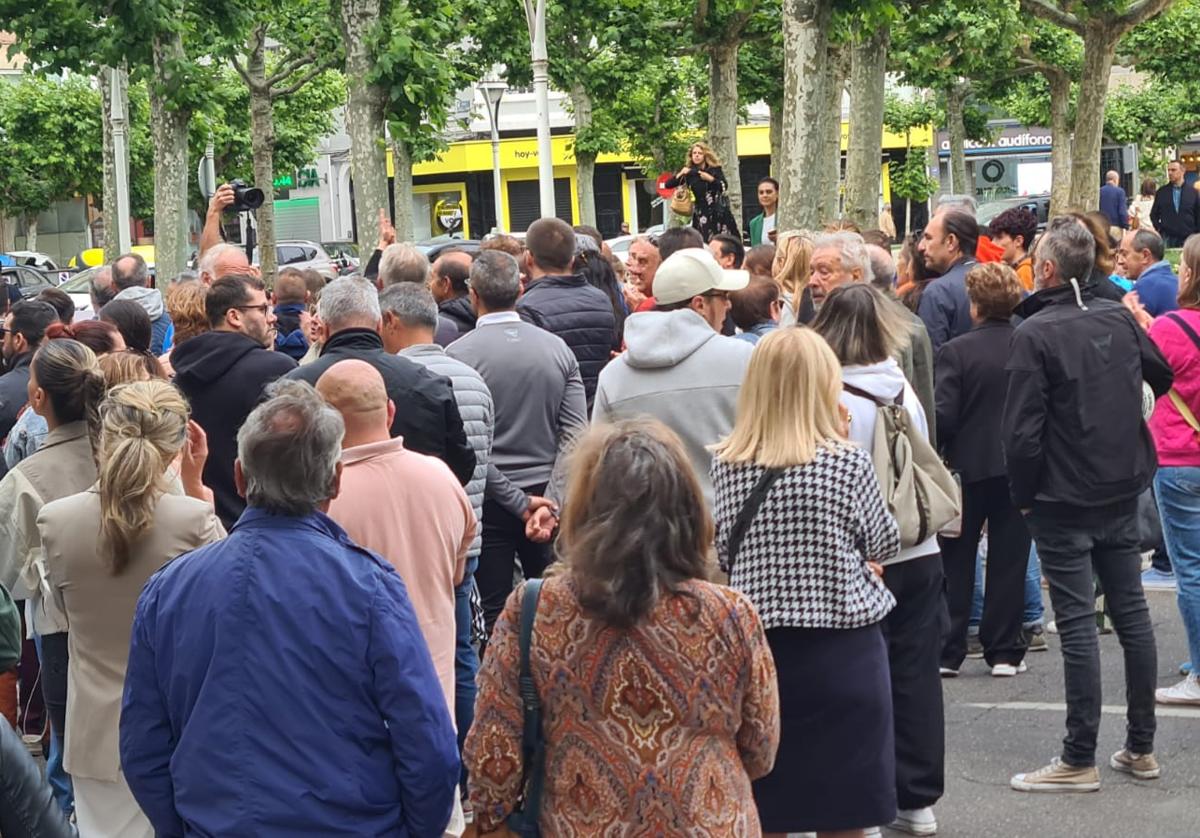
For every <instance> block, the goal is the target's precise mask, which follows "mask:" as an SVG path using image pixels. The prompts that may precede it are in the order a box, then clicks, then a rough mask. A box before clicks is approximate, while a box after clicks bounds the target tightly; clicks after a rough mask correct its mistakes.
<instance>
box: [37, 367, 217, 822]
mask: <svg viewBox="0 0 1200 838" xmlns="http://www.w3.org/2000/svg"><path fill="white" fill-rule="evenodd" d="M181 452H182V454H183V456H182V464H181V468H180V471H181V475H180V476H181V477H182V482H183V487H184V491H185V492H187V494H188V495H191V497H188V496H180V495H178V494H173V493H171V492H170V491H169V490H168V487H169V484H170V481H171V479H172V475H169V474H168V469H169V468H170V466H171V463H172V461H174V460H175V458H176V456H177V455H179V454H180V453H181ZM207 456H208V450H207V444H206V442H205V439H204V433H203V431H201V430H200V428H199V426H197V425H196V424H195V423H194V422H192V423H189V422H188V406H187V402H186V401H185V400H184V398H183V396H182V395H181V394H180V393H179V391H178V390H176V389H175V388H174V387H172V386H171V385H170V384H167V383H166V382H164V381H158V380H151V381H138V382H133V383H130V384H123V385H121V386H119V387H116V388H115V389H113V390H112V391H111V392H110V393H109V394H108V397H107V398H106V399H105V401H104V402H103V404H102V405H101V407H100V428H99V445H98V462H99V480H98V481H97V483H96V485H95V486H93V487H92V488H91V489H89V490H87V491H86V492H81V493H79V494H76V495H70V496H68V497H65V498H63V499H61V500H57V501H54V502H53V503H48V504H46V506H45V507H43V508H42V511H41V514H40V515H38V522H37V523H38V529H39V531H40V532H41V537H42V545H43V549H44V551H45V556H46V565H47V568H48V573H49V577H50V586H51V592H52V595H53V596H54V598H55V599H57V600H58V602H59V603H60V606H61V608H62V609H63V611H64V613H65V614H66V616H67V621H68V623H69V624H70V633H69V636H68V638H69V644H70V663H69V668H68V670H67V678H68V689H67V725H66V727H67V734H66V744H65V753H64V760H63V761H64V765H65V767H66V769H67V771H68V773H70V775H71V776H72V778H73V780H74V783H75V806H76V813H77V816H78V822H79V832H80V835H82V836H84V837H85V838H87V836H93V835H95V836H104V837H105V838H141V836H146V838H149V837H150V836H152V835H153V834H154V830H153V829H152V828H151V826H150V822H149V821H148V820H147V819H146V817H145V816H144V815H143V814H142V812H141V809H140V808H139V807H138V804H137V801H135V800H134V798H133V795H132V794H131V793H130V791H129V787H128V786H127V785H126V784H125V780H124V777H123V776H122V773H121V765H120V756H119V752H118V731H119V722H120V717H121V693H122V690H123V688H124V684H125V667H126V663H127V658H128V653H129V635H130V631H131V627H132V625H133V615H134V610H135V608H136V606H137V601H138V595H139V594H140V593H141V590H142V586H143V585H144V584H145V582H146V580H147V579H148V578H150V576H151V575H152V574H153V573H154V572H155V571H157V570H158V569H159V568H160V567H162V566H163V565H164V564H166V563H167V562H169V561H170V560H171V559H173V558H175V557H176V556H178V555H180V554H181V553H185V552H187V551H189V550H193V549H195V548H197V547H200V546H202V545H204V544H208V543H209V542H211V541H216V540H217V539H220V538H222V537H224V535H225V531H224V530H223V529H222V528H221V524H220V522H219V521H218V520H217V517H216V514H215V512H214V511H213V507H212V500H211V494H209V493H208V492H207V490H206V489H205V488H204V486H203V485H202V484H201V479H200V475H201V471H202V470H203V467H204V460H205V459H206V458H207ZM201 498H204V499H201Z"/></svg>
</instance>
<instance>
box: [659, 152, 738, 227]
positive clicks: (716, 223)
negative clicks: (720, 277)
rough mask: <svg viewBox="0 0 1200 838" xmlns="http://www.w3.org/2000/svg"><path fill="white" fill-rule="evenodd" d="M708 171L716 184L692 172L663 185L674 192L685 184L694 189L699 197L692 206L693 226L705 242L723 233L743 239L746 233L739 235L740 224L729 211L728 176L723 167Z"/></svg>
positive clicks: (696, 172)
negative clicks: (726, 177)
mask: <svg viewBox="0 0 1200 838" xmlns="http://www.w3.org/2000/svg"><path fill="white" fill-rule="evenodd" d="M704 171H706V172H708V173H709V174H710V175H712V176H713V177H714V178H715V180H713V181H712V183H709V182H708V181H707V180H705V179H704V178H702V177H700V170H698V169H692V171H690V172H688V173H687V174H686V175H684V177H683V179H682V180H680V179H678V178H674V177H672V178H670V179H668V180H667V182H666V183H665V184H663V185H664V186H666V187H667V188H668V189H674V188H675V187H677V186H679V184H681V183H685V184H687V187H688V188H689V189H691V190H692V195H693V196H694V198H695V200H694V202H693V204H692V226H693V227H695V228H696V229H697V230H699V231H700V235H702V236H703V237H704V241H705V242H708V241H709V240H710V239H712V237H713V236H716V235H720V234H721V233H726V234H728V235H731V236H734V237H736V238H738V239H741V237H742V234H741V233H739V232H738V225H737V221H735V220H734V218H733V213H732V212H730V210H729V198H728V197H727V196H726V194H725V191H726V189H727V188H728V185H729V184H728V182H727V181H726V180H725V173H724V172H723V171H721V167H720V166H714V167H713V168H711V169H705V170H704Z"/></svg>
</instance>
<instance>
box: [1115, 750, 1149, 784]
mask: <svg viewBox="0 0 1200 838" xmlns="http://www.w3.org/2000/svg"><path fill="white" fill-rule="evenodd" d="M1108 764H1109V765H1111V766H1112V767H1113V768H1114V769H1115V770H1117V771H1120V772H1121V773H1122V774H1132V775H1133V776H1134V777H1137V778H1138V779H1139V780H1157V779H1158V777H1159V775H1160V774H1162V769H1161V768H1159V767H1158V760H1156V759H1155V758H1154V754H1134V753H1130V752H1129V751H1128V750H1126V749H1124V748H1122V749H1121V750H1119V751H1117V752H1116V753H1115V754H1113V755H1112V759H1110V760H1109V761H1108Z"/></svg>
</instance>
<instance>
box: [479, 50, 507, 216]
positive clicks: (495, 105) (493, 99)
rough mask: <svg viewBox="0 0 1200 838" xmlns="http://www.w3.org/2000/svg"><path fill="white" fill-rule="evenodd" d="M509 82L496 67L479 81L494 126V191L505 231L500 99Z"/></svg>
mask: <svg viewBox="0 0 1200 838" xmlns="http://www.w3.org/2000/svg"><path fill="white" fill-rule="evenodd" d="M507 89H508V83H507V82H506V81H504V80H503V79H502V78H500V76H499V74H498V73H497V72H496V68H495V67H493V68H492V72H491V73H489V74H488V76H487V77H486V78H484V79H483V80H481V81H480V82H479V92H480V93H482V94H483V99H484V101H485V102H487V108H488V122H490V123H491V126H492V192H493V194H494V196H495V202H496V230H497V231H498V232H501V233H503V232H504V214H503V213H502V212H501V211H500V207H501V204H500V202H501V199H502V198H503V192H502V190H501V188H500V99H501V97H503V96H504V91H505V90H507Z"/></svg>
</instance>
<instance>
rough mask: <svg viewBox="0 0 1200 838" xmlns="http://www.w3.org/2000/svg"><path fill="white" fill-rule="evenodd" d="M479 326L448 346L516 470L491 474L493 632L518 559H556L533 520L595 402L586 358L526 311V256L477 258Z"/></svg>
mask: <svg viewBox="0 0 1200 838" xmlns="http://www.w3.org/2000/svg"><path fill="white" fill-rule="evenodd" d="M470 296H471V303H472V305H473V306H474V307H475V311H476V313H477V314H478V315H479V319H478V320H477V321H476V325H475V328H474V330H472V331H471V332H468V333H467V334H466V335H463V336H462V337H461V338H459V339H458V340H456V341H455V342H454V343H453V344H451V345H450V347H449V348H448V349H447V350H446V352H447V354H448V355H450V356H451V357H453V358H457V359H458V360H460V361H462V362H464V363H465V364H467V365H469V366H471V367H472V368H474V369H475V370H477V371H478V372H479V374H480V376H482V377H483V380H484V381H485V382H486V383H487V386H488V389H489V390H491V393H492V400H493V402H494V404H495V408H496V434H495V441H494V443H493V446H492V462H493V463H494V464H495V467H496V469H497V470H498V471H499V472H500V473H501V474H503V475H504V476H505V477H507V478H508V480H507V481H505V485H499V484H497V483H496V482H494V481H493V480H492V479H491V478H490V476H489V480H488V487H487V497H486V498H485V500H484V505H483V549H482V552H481V553H480V558H479V568H478V570H477V571H476V573H475V580H476V582H477V583H478V585H479V593H480V596H481V597H482V599H483V613H484V618H485V621H486V623H487V627H488V630H489V632H490V630H491V627H492V624H493V623H494V622H495V620H496V618H497V617H498V616H499V615H500V611H501V609H502V608H503V606H504V601H505V600H506V599H507V598H508V595H509V593H510V592H511V591H512V585H513V560H514V557H517V558H519V559H520V562H521V566H522V568H523V570H524V573H525V576H526V577H527V578H533V577H537V576H541V575H542V571H543V570H545V568H546V565H548V564H549V563H550V550H549V547H548V545H546V544H535V543H533V542H532V541H530V540H529V539H527V538H526V536H525V519H527V518H528V517H529V515H530V514H531V513H532V512H533V511H534V508H535V506H536V505H537V504H538V503H539V502H540V501H537V500H536V499H537V498H538V497H540V496H541V495H542V494H543V493H544V492H545V490H546V485H547V484H548V483H549V482H550V477H551V474H552V473H553V471H554V466H555V463H556V461H557V460H558V457H559V455H560V453H561V452H562V451H563V449H564V448H565V446H566V445H567V443H568V442H569V440H570V439H571V437H572V436H573V434H574V433H575V432H576V431H577V430H578V429H579V428H581V427H583V426H584V425H586V424H587V401H586V398H585V396H584V389H583V379H582V377H580V374H579V362H578V361H577V360H576V358H575V355H574V353H573V352H571V349H570V347H568V346H567V344H566V343H565V342H564V341H563V340H562V338H560V337H558V336H557V335H553V334H551V333H550V332H547V331H545V330H544V329H540V328H538V327H537V326H534V325H533V324H532V323H526V322H524V321H523V320H521V317H520V315H518V314H517V312H516V307H517V299H518V298H519V297H520V296H521V280H520V272H519V269H518V267H517V260H516V259H514V258H513V257H512V256H510V255H508V254H507V253H503V252H501V251H498V250H489V251H485V252H483V253H480V254H479V257H478V258H477V259H476V260H475V263H474V264H473V265H472V266H471V289H470Z"/></svg>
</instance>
